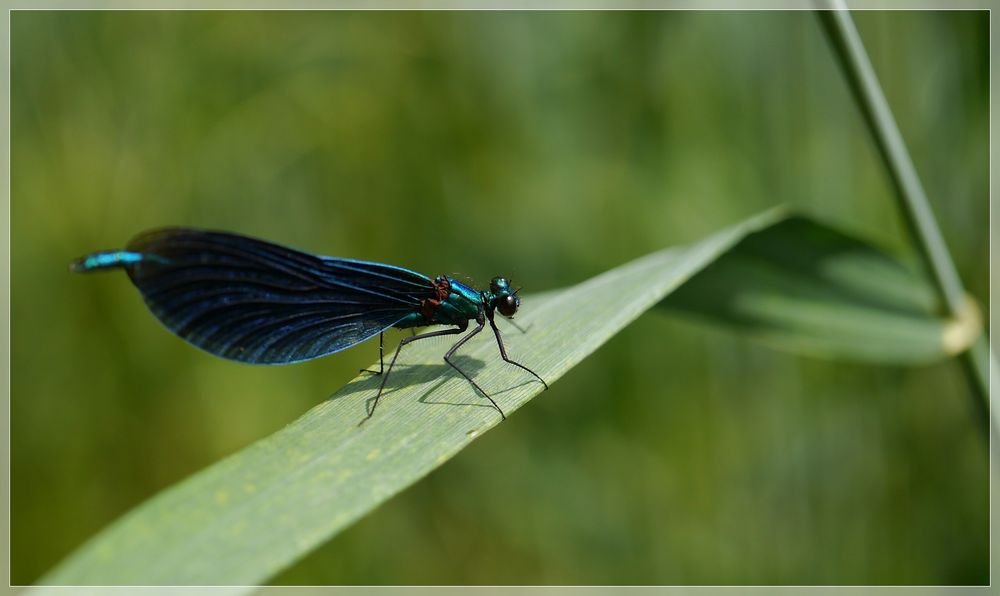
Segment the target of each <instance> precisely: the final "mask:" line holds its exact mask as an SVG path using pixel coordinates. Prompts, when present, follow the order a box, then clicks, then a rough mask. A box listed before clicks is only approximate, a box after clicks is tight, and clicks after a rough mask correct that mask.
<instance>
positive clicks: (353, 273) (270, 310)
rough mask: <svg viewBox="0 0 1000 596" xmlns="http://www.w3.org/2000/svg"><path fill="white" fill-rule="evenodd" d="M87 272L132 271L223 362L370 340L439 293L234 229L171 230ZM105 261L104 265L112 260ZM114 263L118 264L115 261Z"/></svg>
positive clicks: (183, 333)
mask: <svg viewBox="0 0 1000 596" xmlns="http://www.w3.org/2000/svg"><path fill="white" fill-rule="evenodd" d="M88 259H92V260H93V262H94V265H93V266H92V267H88V261H87V260H83V261H81V262H80V263H82V264H81V265H80V267H81V268H83V269H87V268H94V269H96V268H106V267H107V266H117V267H123V268H124V269H126V271H128V274H129V277H131V278H132V282H133V283H135V285H136V287H138V288H139V291H141V292H142V295H143V298H144V299H145V301H146V304H147V305H148V306H149V308H150V310H152V311H153V314H155V315H156V316H157V318H159V319H160V321H162V322H163V323H164V324H165V325H166V326H167V327H168V328H169V329H170V330H171V331H173V332H174V333H176V334H177V335H179V336H180V337H182V338H184V339H185V340H187V341H189V342H191V343H192V344H194V345H196V346H198V347H199V348H202V349H204V350H207V351H209V352H211V353H213V354H216V355H218V356H222V357H223V358H230V359H232V360H239V361H241V362H249V363H255V364H287V363H292V362H301V361H303V360H310V359H313V358H318V357H320V356H324V355H327V354H331V353H333V352H337V351H340V350H343V349H345V348H348V347H350V346H353V345H355V344H357V343H359V342H362V341H364V340H366V339H368V338H370V337H372V336H374V335H376V334H378V333H379V332H380V331H382V330H384V329H386V328H388V327H391V326H392V325H393V324H395V323H397V322H398V321H399V320H401V319H402V318H404V317H405V316H407V315H409V314H411V313H413V312H417V311H419V309H420V303H421V300H423V299H424V298H429V297H432V296H433V295H434V288H433V285H432V283H431V280H430V279H429V278H427V277H426V276H424V275H421V274H419V273H416V272H413V271H410V270H408V269H404V268H402V267H393V266H391V265H383V264H381V263H371V262H366V261H355V260H350V259H336V258H332V257H321V256H315V255H311V254H308V253H304V252H300V251H297V250H293V249H290V248H286V247H283V246H279V245H277V244H272V243H269V242H264V241H261V240H255V239H253V238H248V237H246V236H240V235H237V234H229V233H225V232H209V231H204V230H195V229H189V228H168V229H162V230H155V231H151V232H146V233H144V234H141V235H140V236H138V237H136V238H135V239H133V240H132V241H131V242H130V243H129V245H128V251H127V252H126V251H118V252H117V253H98V254H96V255H92V256H91V257H88ZM102 259H103V261H102ZM108 261H114V262H110V263H109V262H108Z"/></svg>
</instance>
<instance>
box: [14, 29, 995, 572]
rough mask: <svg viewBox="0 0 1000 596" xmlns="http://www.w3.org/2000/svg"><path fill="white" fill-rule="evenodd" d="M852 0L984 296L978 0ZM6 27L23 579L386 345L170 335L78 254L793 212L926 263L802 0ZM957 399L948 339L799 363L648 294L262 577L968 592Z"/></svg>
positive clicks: (548, 282) (982, 559) (575, 247)
mask: <svg viewBox="0 0 1000 596" xmlns="http://www.w3.org/2000/svg"><path fill="white" fill-rule="evenodd" d="M856 19H857V21H858V24H859V27H860V30H861V34H862V36H864V38H865V40H866V42H867V43H868V47H869V51H870V52H871V54H872V57H873V60H874V62H875V67H876V69H877V70H878V72H879V75H880V76H881V77H882V80H883V85H884V86H885V89H886V93H887V95H888V99H889V101H890V103H891V104H892V106H893V108H894V110H895V111H896V116H897V118H898V120H899V123H900V127H901V128H902V130H903V134H904V136H906V138H907V140H908V142H909V143H910V146H911V151H912V152H913V156H914V159H915V161H916V164H917V167H918V170H919V171H920V172H921V174H922V176H923V179H924V182H925V185H926V187H927V189H928V193H929V195H930V196H931V199H932V200H933V201H935V205H934V206H935V210H936V213H937V214H938V216H939V217H940V219H941V222H942V225H943V227H944V231H945V234H946V238H947V240H948V241H949V246H950V248H951V249H952V251H953V253H954V255H955V257H956V259H957V261H958V264H959V267H960V269H961V272H962V274H963V277H964V279H965V281H966V283H967V284H968V285H969V287H970V289H971V291H972V292H973V293H974V294H975V295H976V297H977V298H978V299H979V300H980V303H981V304H982V303H984V298H985V294H986V290H987V279H988V278H987V275H986V271H987V270H986V267H987V264H986V260H987V259H986V253H987V242H988V234H987V227H986V215H987V210H988V204H987V200H986V197H987V183H988V163H987V149H988V145H987V142H988V139H987V133H988V129H987V127H986V122H987V120H986V114H987V101H988V95H987V64H988V53H987V39H988V37H987V33H988V21H987V16H986V13H982V12H980V13H976V12H962V13H948V12H922V13H908V12H891V13H880V12H868V13H861V14H858V15H856ZM11 28H12V46H11V53H12V63H11V69H12V70H11V83H12V106H11V117H12V139H11V150H12V163H11V166H12V177H11V192H12V197H11V199H12V200H11V202H12V205H11V220H12V231H11V232H12V245H11V254H12V256H11V258H12V327H11V331H12V338H11V359H12V362H11V367H12V386H11V395H12V403H11V418H12V429H11V430H12V436H11V451H12V454H11V457H12V461H11V464H12V470H11V491H12V494H11V498H12V511H11V525H12V537H11V565H12V577H11V581H12V582H14V583H26V582H31V581H33V580H34V579H36V578H37V577H38V576H39V575H41V574H42V573H43V572H44V571H45V570H46V569H48V568H49V567H51V566H52V565H53V564H54V563H55V562H56V561H58V559H59V558H60V557H62V556H64V555H65V554H66V553H68V552H69V551H70V550H72V548H73V547H75V546H76V545H78V544H79V543H80V542H82V541H83V540H84V539H86V538H87V537H88V536H90V535H92V534H93V533H94V532H96V531H97V530H98V529H99V528H101V527H103V526H104V525H106V524H107V523H108V522H110V521H111V520H112V519H114V518H116V517H117V516H119V515H121V514H122V513H123V512H124V511H126V510H127V509H129V508H130V507H132V506H134V505H135V504H137V503H138V502H141V501H142V500H144V499H145V498H146V497H148V496H149V495H151V494H154V493H156V492H157V491H158V490H160V489H162V488H163V487H165V486H168V485H170V484H173V483H174V482H176V481H177V480H179V479H181V478H183V477H185V476H187V475H189V474H190V473H192V472H194V471H196V470H198V469H200V468H202V467H204V466H205V465H207V464H209V463H211V462H213V461H215V460H217V459H219V458H220V457H222V456H224V455H225V454H227V453H231V452H233V451H235V450H237V449H239V448H240V447H242V446H245V445H247V444H249V443H251V442H253V441H254V440H256V439H258V438H260V437H262V436H264V435H267V434H269V433H271V432H273V431H275V430H277V429H278V428H280V427H282V426H283V425H284V424H286V423H287V422H289V421H291V420H293V419H294V418H296V417H297V416H298V415H300V414H301V413H302V412H304V411H305V410H307V409H308V408H309V407H310V406H312V405H314V404H315V403H317V402H318V401H320V400H322V399H323V398H324V397H325V396H326V395H328V394H329V393H330V392H331V391H332V390H333V389H336V388H337V387H340V386H341V385H342V384H343V383H344V381H346V380H347V379H348V378H350V376H353V372H354V371H355V370H356V369H357V368H359V367H361V366H365V365H367V364H369V363H370V362H371V361H372V359H373V358H374V356H375V354H376V350H375V346H374V345H372V346H365V347H359V348H356V349H354V350H351V351H348V352H346V353H343V354H340V355H338V356H336V357H333V358H329V359H323V360H320V361H318V362H313V363H309V364H304V365H299V366H295V367H282V368H252V367H245V366H240V365H236V364H233V363H229V362H225V361H221V360H218V359H214V358H210V357H208V356H206V355H205V354H203V353H201V352H199V351H197V350H194V349H191V348H190V347H188V346H186V345H184V344H183V343H182V342H180V341H178V340H176V339H175V338H172V337H171V336H169V334H167V333H166V332H164V330H163V329H162V328H161V327H160V326H159V325H158V324H157V323H156V322H155V321H154V320H153V318H152V317H151V316H150V315H149V314H148V313H147V312H146V311H145V308H144V307H143V306H142V304H141V300H140V299H139V298H138V296H137V295H136V293H135V292H134V291H133V290H132V288H130V287H129V286H128V283H127V281H125V280H124V279H122V277H121V276H108V277H107V278H98V279H94V278H86V279H85V278H78V277H73V276H70V275H69V274H68V273H67V272H66V263H67V262H68V260H69V259H70V258H72V257H74V256H77V255H78V254H80V253H83V252H86V251H89V250H92V249H95V248H107V247H112V246H117V245H120V244H122V243H124V241H125V240H127V239H128V238H129V237H130V236H131V235H132V234H134V233H135V232H137V231H139V230H142V229H145V228H149V227H156V226H160V225H164V224H187V225H197V226H202V227H217V228H223V229H230V230H236V231H241V232H244V233H249V234H255V235H259V236H262V237H266V238H269V239H272V240H276V241H281V242H285V243H289V244H293V245H295V246H299V247H301V248H304V249H308V250H313V251H315V252H322V253H326V254H334V255H339V256H348V257H359V258H367V259H373V260H381V261H385V262H390V263H397V264H401V265H406V266H410V267H413V268H414V269H417V270H420V271H424V272H427V273H452V272H462V273H463V274H467V275H469V276H471V277H472V278H473V279H476V280H478V281H480V282H481V281H484V280H487V279H489V277H491V276H492V275H494V274H497V273H503V274H507V275H510V276H512V277H513V278H514V279H515V281H516V282H517V283H520V284H523V285H525V286H527V287H529V288H530V289H531V290H532V291H539V290H544V289H550V288H555V287H560V286H564V285H568V284H571V283H574V282H577V281H579V280H581V279H583V278H586V277H589V276H591V275H593V274H594V273H597V272H599V271H602V270H604V269H608V268H610V267H612V266H614V265H617V264H619V263H621V262H622V261H625V260H628V259H630V258H633V257H635V256H638V255H641V254H644V253H646V252H650V251H652V250H655V249H657V248H660V247H662V246H664V245H668V244H678V243H683V242H688V241H691V240H694V239H697V238H700V237H702V236H704V235H706V234H707V233H709V232H711V231H713V230H715V229H718V228H721V227H723V226H725V225H726V224H728V223H731V222H733V221H736V220H739V219H742V218H744V217H746V216H748V215H750V214H752V213H755V212H758V211H760V210H762V209H764V208H766V207H768V206H771V205H773V204H776V203H781V202H784V203H790V204H792V205H794V206H797V207H800V208H802V209H805V210H808V211H810V212H811V213H815V214H817V215H820V216H821V217H823V218H825V219H827V220H829V221H833V222H836V223H837V224H838V225H840V226H841V227H843V228H845V229H849V230H852V231H853V232H855V233H857V234H860V235H863V236H867V237H869V238H872V239H874V240H875V241H877V242H879V243H881V244H882V245H884V246H886V247H887V248H889V249H890V250H894V251H896V252H899V253H902V254H904V256H905V255H906V249H907V247H906V242H905V238H904V235H903V230H902V226H901V225H900V222H899V220H898V217H897V214H896V213H895V212H894V204H893V201H891V200H890V197H889V192H890V190H889V188H888V185H887V183H886V179H885V176H884V173H883V172H882V171H881V170H880V165H879V162H878V160H877V159H876V156H875V154H874V151H873V150H872V147H871V145H870V143H869V141H868V138H867V136H866V131H865V130H864V128H863V126H862V123H861V120H860V117H859V116H858V114H857V112H856V109H855V107H854V106H853V104H852V102H851V99H850V97H849V95H848V93H847V90H846V88H845V86H844V84H843V80H842V78H841V76H840V73H839V71H838V70H837V68H836V65H835V63H834V61H833V59H832V57H831V55H830V52H829V48H828V47H827V46H826V42H825V40H824V38H823V36H822V34H821V32H820V30H819V27H818V25H817V23H816V22H815V20H814V17H813V16H812V15H809V14H808V13H780V12H762V13H679V12H665V13H657V12H643V13H419V12H408V13H384V12H383V13H364V12H351V13H333V12H328V13H301V12H297V13H148V12H143V13H113V12H109V13H86V12H63V13H44V12H19V13H14V14H13V15H12V18H11ZM524 308H526V309H527V308H530V304H527V303H526V304H525V305H524ZM444 347H445V344H442V349H443V348H444ZM970 403H971V400H969V399H968V388H967V386H966V384H965V379H964V378H963V376H962V374H961V370H960V368H959V367H958V366H957V365H956V364H955V363H945V364H940V365H934V366H925V367H919V368H895V367H877V366H865V365H857V364H851V365H848V364H837V363H830V362H825V361H819V360H811V359H807V358H801V357H795V356H790V355H788V354H784V353H778V352H773V351H771V350H769V349H767V348H763V347H761V346H759V345H757V344H753V343H750V342H748V341H746V340H743V339H740V338H738V337H736V336H734V335H732V334H729V333H724V332H719V331H716V330H713V329H711V328H707V327H705V326H703V325H700V324H697V323H694V322H689V321H686V320H683V319H681V318H678V317H673V318H670V317H667V316H665V315H657V314H649V315H646V316H644V317H643V318H642V319H640V321H639V322H638V324H636V325H634V326H633V327H631V328H629V329H627V330H626V331H625V332H624V333H622V334H620V335H619V336H617V337H616V338H614V339H613V340H612V341H611V342H610V343H609V344H608V345H607V346H605V347H604V348H603V349H601V350H600V351H599V352H598V353H597V354H595V355H594V356H593V357H592V358H591V359H590V360H589V361H587V362H586V363H585V364H584V365H582V366H579V367H577V368H576V369H574V370H573V371H572V372H571V373H570V374H569V375H568V376H567V377H565V378H564V379H562V380H561V381H560V382H559V383H558V384H557V385H555V386H553V388H552V390H551V391H549V392H548V393H546V394H544V395H543V396H542V398H541V399H536V400H534V401H533V402H532V403H531V407H529V408H526V409H524V410H522V411H521V412H519V413H518V414H517V415H516V416H514V417H513V418H512V419H511V420H510V422H509V423H508V424H505V425H502V426H501V427H500V428H498V429H496V430H495V431H494V432H491V433H489V434H488V435H487V436H484V437H483V438H481V439H480V440H478V441H477V442H476V444H475V445H474V446H472V447H470V448H469V449H467V450H465V452H464V453H463V454H462V455H461V456H459V457H458V458H456V459H455V460H453V461H452V462H450V463H449V464H448V465H446V466H445V467H443V468H441V469H440V470H438V471H437V472H435V473H433V474H432V475H431V476H429V477H428V478H426V479H424V480H423V481H422V482H420V483H419V484H417V485H416V486H415V487H413V488H412V489H410V490H408V491H407V492H405V493H404V494H403V495H401V496H400V497H398V498H396V499H394V500H393V501H391V502H390V503H388V504H387V505H386V506H384V507H383V508H381V509H380V510H378V511H377V512H376V513H375V514H374V515H372V516H370V517H368V518H366V519H365V520H363V521H362V522H361V523H359V524H358V525H357V526H355V527H354V528H352V529H350V530H348V531H347V532H345V533H344V534H342V535H340V536H338V537H337V538H336V539H334V540H333V541H332V542H331V543H329V544H328V545H326V546H324V547H323V548H321V549H320V550H318V551H316V552H315V553H313V554H312V555H310V556H309V557H308V558H307V559H306V560H304V561H302V562H301V563H300V564H299V565H297V566H296V567H295V568H293V569H291V570H290V571H288V572H287V573H286V574H284V575H282V576H280V577H279V578H278V579H277V582H278V583H427V582H431V583H731V582H737V583H770V582H775V583H786V582H794V583H815V582H820V583H842V582H843V583H984V582H986V581H987V580H988V576H987V545H988V527H987V519H988V512H987V480H988V464H987V452H986V448H985V443H984V442H983V440H982V438H983V436H982V434H981V433H980V430H981V429H980V428H978V427H979V426H980V424H979V423H978V422H977V420H976V418H975V417H974V413H973V410H972V408H971V406H970ZM391 406H392V403H391V400H390V401H389V402H387V403H386V404H385V407H391ZM361 407H362V406H361V404H359V409H360V408H361Z"/></svg>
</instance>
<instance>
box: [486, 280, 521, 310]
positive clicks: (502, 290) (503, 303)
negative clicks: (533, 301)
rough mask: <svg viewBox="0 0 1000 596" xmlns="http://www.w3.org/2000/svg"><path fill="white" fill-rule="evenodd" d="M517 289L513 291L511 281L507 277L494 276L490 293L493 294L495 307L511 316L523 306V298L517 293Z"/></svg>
mask: <svg viewBox="0 0 1000 596" xmlns="http://www.w3.org/2000/svg"><path fill="white" fill-rule="evenodd" d="M520 289H521V288H518V289H517V290H513V291H511V289H510V282H509V281H507V278H505V277H494V278H493V279H492V280H491V281H490V293H491V294H493V308H495V309H497V310H498V311H500V314H502V315H503V316H505V317H507V318H510V317H513V316H514V313H516V312H517V308H518V307H519V306H521V298H520V297H519V296H518V295H517V293H518V291H520Z"/></svg>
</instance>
